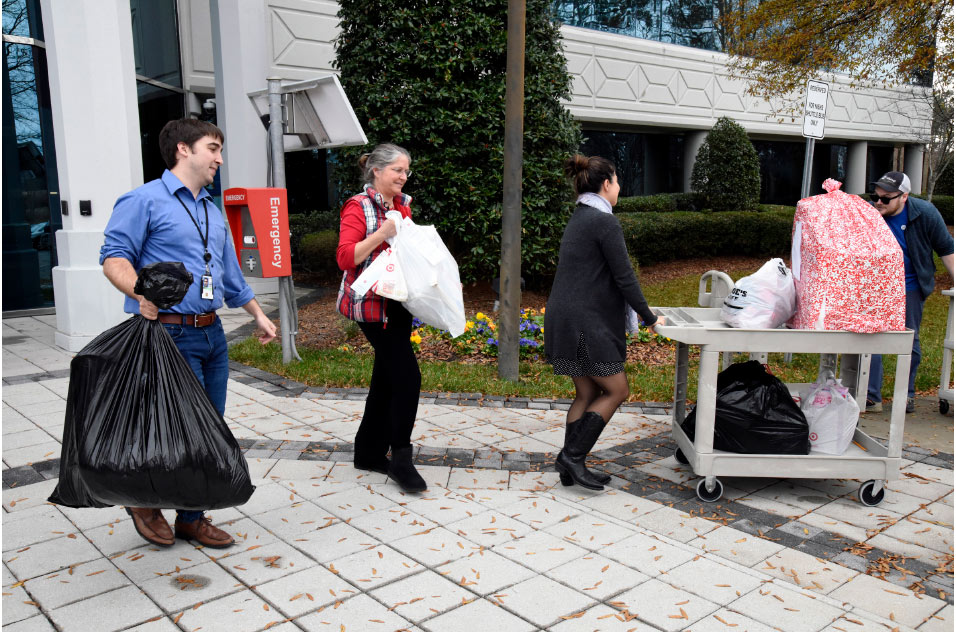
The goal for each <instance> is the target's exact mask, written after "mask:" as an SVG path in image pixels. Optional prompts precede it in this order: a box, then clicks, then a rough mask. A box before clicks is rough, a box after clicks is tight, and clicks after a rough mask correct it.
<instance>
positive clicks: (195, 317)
mask: <svg viewBox="0 0 956 632" xmlns="http://www.w3.org/2000/svg"><path fill="white" fill-rule="evenodd" d="M159 322H161V323H166V324H167V325H189V326H190V327H208V326H209V325H211V324H213V323H214V322H216V312H209V313H207V314H160V315H159Z"/></svg>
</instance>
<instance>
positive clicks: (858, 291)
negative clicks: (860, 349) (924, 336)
mask: <svg viewBox="0 0 956 632" xmlns="http://www.w3.org/2000/svg"><path fill="white" fill-rule="evenodd" d="M841 186H842V185H841V183H839V182H837V181H836V180H832V179H827V180H826V181H825V182H824V183H823V188H824V189H826V191H827V193H826V194H824V195H815V196H813V197H808V198H805V199H803V200H800V201H799V202H797V211H796V214H795V215H794V218H793V245H792V250H791V261H790V268H791V270H792V272H793V280H794V284H795V286H796V289H797V313H796V315H795V316H794V317H793V319H792V320H791V321H790V325H791V327H793V328H794V329H828V330H836V329H842V330H845V331H854V332H858V333H874V332H878V331H902V330H903V329H905V323H906V284H905V281H904V273H903V251H902V250H901V249H900V245H899V243H898V242H897V241H896V238H895V237H893V233H891V232H890V228H889V226H887V225H886V221H885V220H884V219H883V217H882V216H881V215H880V212H879V211H877V210H876V209H875V208H874V207H873V206H871V205H870V204H869V203H867V202H865V201H864V200H863V199H861V198H860V197H858V196H856V195H849V194H847V193H844V192H843V191H840V190H839V189H840V187H841Z"/></svg>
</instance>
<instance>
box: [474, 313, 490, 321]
mask: <svg viewBox="0 0 956 632" xmlns="http://www.w3.org/2000/svg"><path fill="white" fill-rule="evenodd" d="M487 318H488V317H487V316H485V315H484V314H482V313H481V312H478V313H477V314H475V320H485V319H487Z"/></svg>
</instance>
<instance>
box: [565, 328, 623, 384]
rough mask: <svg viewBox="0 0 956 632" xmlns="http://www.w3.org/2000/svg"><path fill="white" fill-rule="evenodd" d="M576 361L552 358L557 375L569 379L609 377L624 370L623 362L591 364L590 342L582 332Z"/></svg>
mask: <svg viewBox="0 0 956 632" xmlns="http://www.w3.org/2000/svg"><path fill="white" fill-rule="evenodd" d="M575 355H576V356H577V357H576V358H574V359H571V358H551V359H550V361H551V365H552V366H553V367H554V374H555V375H567V376H569V377H592V376H593V377H607V376H609V375H616V374H617V373H620V372H622V371H623V370H624V363H623V362H591V359H590V357H589V356H588V341H587V339H586V338H585V337H584V332H583V331H582V332H581V333H580V335H579V336H578V348H577V350H576V353H575Z"/></svg>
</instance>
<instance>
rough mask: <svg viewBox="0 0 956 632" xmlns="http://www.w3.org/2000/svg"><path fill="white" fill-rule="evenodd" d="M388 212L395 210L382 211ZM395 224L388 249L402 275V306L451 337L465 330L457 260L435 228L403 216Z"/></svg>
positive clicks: (463, 303)
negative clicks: (405, 292)
mask: <svg viewBox="0 0 956 632" xmlns="http://www.w3.org/2000/svg"><path fill="white" fill-rule="evenodd" d="M391 213H395V211H389V213H388V214H386V215H390V214H391ZM396 214H397V213H396ZM396 225H397V226H398V234H397V235H396V236H395V241H394V243H393V245H392V250H393V251H394V256H396V257H398V261H399V264H400V266H401V269H402V273H403V274H404V275H405V286H406V288H407V291H408V298H407V299H406V300H405V309H407V310H408V311H409V313H411V315H412V316H415V317H416V318H418V319H420V320H422V321H423V322H425V323H427V324H429V325H431V326H432V327H437V328H439V329H445V330H447V331H448V332H449V333H450V334H451V336H452V337H453V338H455V337H457V336H460V335H461V334H463V333H465V301H464V298H463V297H462V293H461V280H460V278H459V276H458V264H457V263H456V262H455V258H454V257H452V256H451V253H450V252H449V251H448V248H447V247H445V244H444V242H442V240H441V237H439V236H438V231H437V230H435V227H434V226H420V225H418V224H416V223H415V222H413V221H412V220H411V219H410V218H407V217H406V218H404V219H399V220H396Z"/></svg>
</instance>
